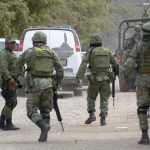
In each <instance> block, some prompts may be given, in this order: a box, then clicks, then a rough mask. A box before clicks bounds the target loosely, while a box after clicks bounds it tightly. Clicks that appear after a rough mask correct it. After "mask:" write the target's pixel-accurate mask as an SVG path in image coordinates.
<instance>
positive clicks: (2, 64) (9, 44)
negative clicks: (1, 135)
mask: <svg viewBox="0 0 150 150" xmlns="http://www.w3.org/2000/svg"><path fill="white" fill-rule="evenodd" d="M15 44H16V42H15V39H14V37H13V36H8V37H6V39H5V49H4V50H2V51H1V52H0V73H1V80H2V83H1V89H2V93H1V95H2V96H3V98H4V99H5V106H4V107H3V109H2V112H1V118H0V128H1V129H3V130H18V129H19V128H18V127H15V126H14V125H13V123H12V111H13V109H14V108H15V107H16V105H17V96H16V81H15V79H17V77H18V75H17V72H16V60H17V57H16V55H15V54H14V53H13V50H14V49H15Z"/></svg>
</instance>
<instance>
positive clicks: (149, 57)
mask: <svg viewBox="0 0 150 150" xmlns="http://www.w3.org/2000/svg"><path fill="white" fill-rule="evenodd" d="M138 73H150V45H147V44H143V46H142V48H141V49H140V50H139V60H138Z"/></svg>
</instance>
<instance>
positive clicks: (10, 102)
mask: <svg viewBox="0 0 150 150" xmlns="http://www.w3.org/2000/svg"><path fill="white" fill-rule="evenodd" d="M1 95H2V97H3V98H4V99H5V105H4V107H3V109H2V112H1V117H2V118H4V119H12V112H13V109H14V108H15V107H16V105H17V96H16V88H14V87H9V85H8V81H3V87H2V92H1Z"/></svg>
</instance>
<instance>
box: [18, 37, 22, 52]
mask: <svg viewBox="0 0 150 150" xmlns="http://www.w3.org/2000/svg"><path fill="white" fill-rule="evenodd" d="M22 50H23V40H20V43H19V47H18V51H22Z"/></svg>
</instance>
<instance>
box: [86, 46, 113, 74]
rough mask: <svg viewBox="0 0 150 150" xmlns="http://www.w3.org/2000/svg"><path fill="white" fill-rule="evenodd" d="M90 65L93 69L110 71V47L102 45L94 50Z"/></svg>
mask: <svg viewBox="0 0 150 150" xmlns="http://www.w3.org/2000/svg"><path fill="white" fill-rule="evenodd" d="M90 57H91V58H90V62H89V66H90V68H91V69H92V70H93V71H96V72H101V71H108V69H109V67H110V52H109V50H108V49H106V48H104V47H101V48H95V49H93V50H92V53H91V56H90Z"/></svg>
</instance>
